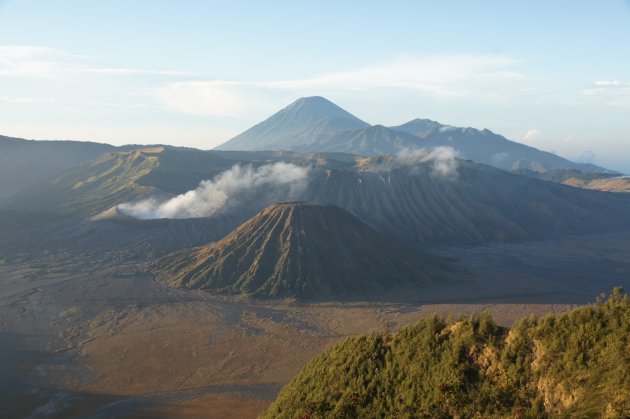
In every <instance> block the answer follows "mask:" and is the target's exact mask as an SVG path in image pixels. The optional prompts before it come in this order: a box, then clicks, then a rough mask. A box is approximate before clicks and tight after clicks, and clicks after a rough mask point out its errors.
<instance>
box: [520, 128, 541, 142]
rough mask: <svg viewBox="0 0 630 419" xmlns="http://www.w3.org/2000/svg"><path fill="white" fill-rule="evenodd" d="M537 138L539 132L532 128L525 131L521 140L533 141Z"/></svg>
mask: <svg viewBox="0 0 630 419" xmlns="http://www.w3.org/2000/svg"><path fill="white" fill-rule="evenodd" d="M538 137H540V130H539V129H536V128H532V129H530V130H528V131H527V133H526V134H525V136H524V137H523V140H535V139H537V138H538Z"/></svg>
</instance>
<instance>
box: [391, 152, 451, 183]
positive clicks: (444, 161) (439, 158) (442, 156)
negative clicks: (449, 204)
mask: <svg viewBox="0 0 630 419" xmlns="http://www.w3.org/2000/svg"><path fill="white" fill-rule="evenodd" d="M457 156H458V153H457V151H456V150H455V149H454V148H453V147H444V146H441V147H436V148H434V149H432V150H429V151H427V150H425V149H414V150H410V149H403V150H401V151H399V152H398V154H396V160H397V161H398V162H399V163H400V164H403V165H414V164H418V163H429V164H431V172H432V174H433V175H434V176H435V177H441V178H447V179H455V178H456V177H457V168H458V166H459V164H458V162H457Z"/></svg>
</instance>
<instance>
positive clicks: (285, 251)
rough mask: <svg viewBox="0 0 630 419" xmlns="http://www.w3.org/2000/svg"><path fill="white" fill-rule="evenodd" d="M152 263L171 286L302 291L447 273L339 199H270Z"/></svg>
mask: <svg viewBox="0 0 630 419" xmlns="http://www.w3.org/2000/svg"><path fill="white" fill-rule="evenodd" d="M151 269H152V270H153V271H154V272H155V274H156V277H157V279H158V280H159V281H160V282H163V283H167V284H169V285H172V286H176V287H183V288H197V289H204V290H214V291H219V292H225V293H243V294H250V295H254V296H258V297H288V296H296V297H304V298H309V297H326V296H351V295H357V294H365V293H369V292H374V291H383V290H387V289H391V288H392V287H395V286H401V285H405V284H406V285H410V284H413V285H415V286H422V285H425V286H429V285H431V284H432V283H435V282H436V281H438V280H439V279H440V278H444V276H445V274H447V269H446V266H445V264H444V263H443V262H440V261H438V260H435V259H433V258H431V257H429V256H426V255H423V254H422V253H421V252H420V251H417V250H415V249H411V248H407V247H404V246H403V245H401V244H398V243H396V242H393V241H391V240H389V239H387V238H385V237H384V236H381V235H380V234H379V233H377V232H375V231H374V230H372V229H371V228H370V227H368V226H367V225H365V224H364V223H363V222H361V221H360V220H358V219H357V218H355V217H354V216H352V215H351V214H349V213H348V212H346V211H344V210H342V209H341V208H339V207H336V206H333V205H324V204H318V203H296V202H292V203H281V204H274V205H271V206H269V207H267V208H266V209H264V210H263V211H262V212H260V213H259V214H257V215H256V216H254V217H253V218H251V219H249V220H248V221H246V222H245V223H244V224H242V225H241V226H240V227H238V228H237V229H236V230H234V231H233V232H232V233H231V234H229V235H228V236H227V237H225V238H224V239H222V240H220V241H218V242H216V243H212V244H209V245H207V246H203V247H199V248H195V249H191V250H185V251H181V252H176V253H173V254H170V255H168V256H165V257H163V258H161V259H158V260H157V261H156V262H155V263H154V264H153V265H152V267H151Z"/></svg>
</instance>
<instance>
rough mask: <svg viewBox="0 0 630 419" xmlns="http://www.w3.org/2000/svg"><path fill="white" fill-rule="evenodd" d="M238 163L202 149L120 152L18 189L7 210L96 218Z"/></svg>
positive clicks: (179, 188) (189, 186) (167, 193)
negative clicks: (29, 186)
mask: <svg viewBox="0 0 630 419" xmlns="http://www.w3.org/2000/svg"><path fill="white" fill-rule="evenodd" d="M234 163H235V162H233V161H229V160H226V159H223V158H221V157H218V156H215V155H213V154H211V153H208V152H204V151H200V150H188V149H172V148H166V147H153V148H143V149H139V150H135V151H116V152H112V153H106V154H104V155H102V156H101V157H100V158H98V159H96V160H92V161H89V162H87V163H85V164H83V165H81V166H79V167H76V168H72V169H71V170H68V171H66V172H65V173H64V174H62V175H61V176H58V177H57V178H54V179H52V180H50V181H48V182H44V183H42V184H41V185H39V186H36V187H31V188H28V189H26V190H24V191H22V192H20V193H19V194H17V195H16V196H15V197H14V198H13V199H12V200H11V201H10V203H9V205H8V206H7V208H8V209H10V210H21V211H33V212H43V211H45V212H48V213H54V214H59V215H77V216H93V215H95V214H97V213H99V212H101V211H104V210H107V209H109V208H111V207H113V206H115V205H118V204H121V203H123V202H128V201H134V200H138V199H141V198H148V197H149V196H150V197H164V196H170V195H173V194H177V193H181V192H186V191H187V190H190V189H194V188H195V187H196V186H197V185H198V184H199V182H200V181H202V180H205V179H209V178H212V177H213V176H214V175H216V174H217V173H219V172H221V171H223V170H226V169H228V168H229V167H231V166H232V165H233V164H234Z"/></svg>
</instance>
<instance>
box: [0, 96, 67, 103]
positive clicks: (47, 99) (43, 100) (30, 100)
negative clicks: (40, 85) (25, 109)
mask: <svg viewBox="0 0 630 419" xmlns="http://www.w3.org/2000/svg"><path fill="white" fill-rule="evenodd" d="M55 101H56V99H55V98H53V97H20V96H0V102H2V103H11V104H22V105H39V104H42V103H53V102H55Z"/></svg>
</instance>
